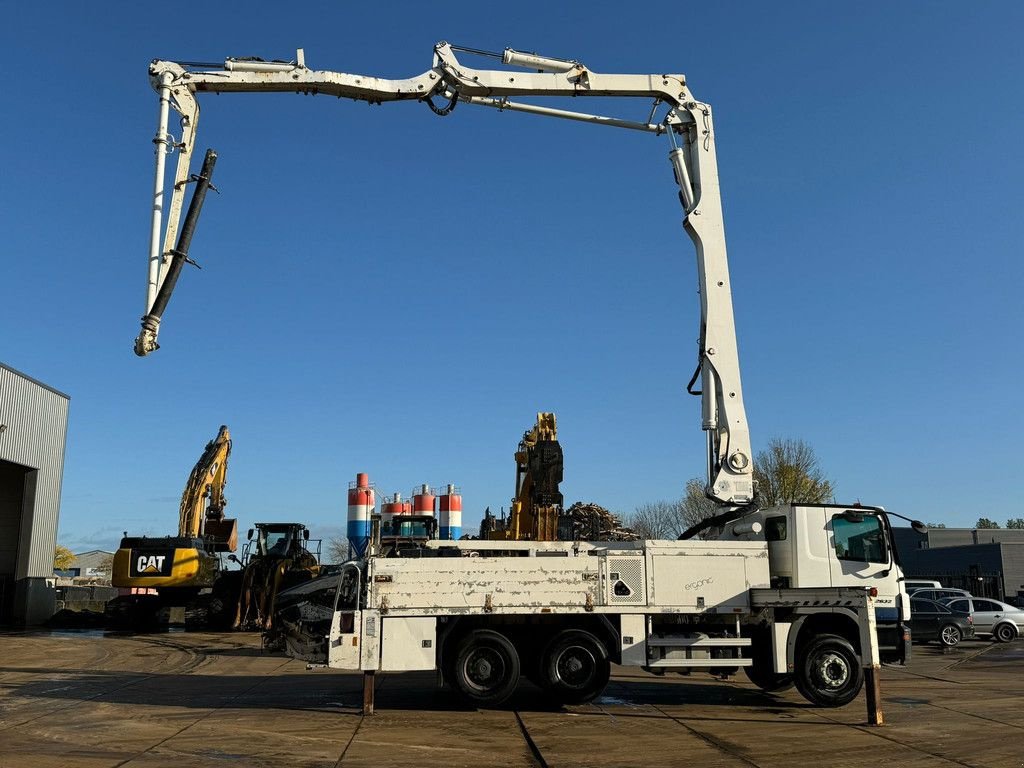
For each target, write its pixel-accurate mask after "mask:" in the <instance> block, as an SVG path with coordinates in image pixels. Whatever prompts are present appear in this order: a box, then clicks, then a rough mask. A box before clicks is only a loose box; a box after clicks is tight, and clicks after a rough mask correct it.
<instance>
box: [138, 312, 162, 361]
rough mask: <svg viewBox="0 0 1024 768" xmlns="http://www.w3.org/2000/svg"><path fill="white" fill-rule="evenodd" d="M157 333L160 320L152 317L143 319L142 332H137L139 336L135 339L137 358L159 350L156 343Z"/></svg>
mask: <svg viewBox="0 0 1024 768" xmlns="http://www.w3.org/2000/svg"><path fill="white" fill-rule="evenodd" d="M159 332H160V318H158V317H154V316H153V315H146V316H145V317H143V318H142V330H141V331H139V335H138V337H137V338H136V339H135V354H136V355H138V356H139V357H145V356H146V355H148V354H149V353H150V352H155V351H156V350H158V349H160V345H159V344H157V341H156V337H157V334H158V333H159Z"/></svg>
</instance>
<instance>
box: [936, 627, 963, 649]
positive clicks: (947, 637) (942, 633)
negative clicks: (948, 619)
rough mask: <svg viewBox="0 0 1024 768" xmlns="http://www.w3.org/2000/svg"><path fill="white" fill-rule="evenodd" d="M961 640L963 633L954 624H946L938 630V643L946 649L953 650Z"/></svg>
mask: <svg viewBox="0 0 1024 768" xmlns="http://www.w3.org/2000/svg"><path fill="white" fill-rule="evenodd" d="M962 639H963V633H962V632H961V631H960V627H958V626H957V625H956V624H946V625H945V626H944V627H942V629H940V630H939V642H940V643H942V645H943V646H945V647H946V648H955V647H956V646H958V645H960V641H961V640H962Z"/></svg>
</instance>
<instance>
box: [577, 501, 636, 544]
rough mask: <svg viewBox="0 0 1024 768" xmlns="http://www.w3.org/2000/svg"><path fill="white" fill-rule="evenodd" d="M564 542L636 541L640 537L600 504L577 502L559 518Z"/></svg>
mask: <svg viewBox="0 0 1024 768" xmlns="http://www.w3.org/2000/svg"><path fill="white" fill-rule="evenodd" d="M558 538H560V539H562V540H563V541H577V540H578V541H636V540H637V539H639V538H640V537H639V536H638V535H637V533H636V532H635V531H633V530H632V529H631V528H627V527H625V526H624V525H623V524H622V520H621V519H620V518H619V517H618V515H616V514H615V513H613V512H609V511H608V510H607V509H605V508H604V507H602V506H601V505H600V504H594V503H593V502H582V501H577V502H576V503H575V504H573V505H572V506H571V507H569V508H568V509H566V510H565V511H563V512H562V513H561V514H560V515H559V516H558Z"/></svg>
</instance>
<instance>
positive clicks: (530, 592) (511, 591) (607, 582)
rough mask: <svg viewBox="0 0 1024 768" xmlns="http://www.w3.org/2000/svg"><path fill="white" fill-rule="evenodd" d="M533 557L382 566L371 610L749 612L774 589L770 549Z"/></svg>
mask: <svg viewBox="0 0 1024 768" xmlns="http://www.w3.org/2000/svg"><path fill="white" fill-rule="evenodd" d="M467 543H473V544H477V542H467ZM533 549H534V550H536V552H537V554H536V555H535V556H533V557H507V556H505V557H501V556H495V557H488V556H483V555H481V556H478V557H429V558H375V559H373V560H372V561H371V563H372V565H371V568H370V569H369V579H370V584H369V592H368V596H367V605H368V606H373V607H374V608H377V609H379V610H381V611H382V612H384V613H386V615H388V616H455V615H468V614H481V613H488V614H492V613H493V614H501V613H515V614H529V613H576V612H599V613H617V614H626V613H637V614H647V613H702V612H711V613H714V612H717V613H747V612H749V611H750V596H749V594H750V589H752V588H756V587H767V586H769V571H768V554H767V552H766V551H765V548H764V544H763V542H747V541H739V542H725V541H708V542H702V541H679V542H665V541H648V542H644V543H643V545H642V548H639V549H638V548H636V547H634V546H628V547H622V548H619V547H616V546H614V544H612V543H610V544H609V545H608V546H597V545H593V544H588V545H581V546H579V547H577V548H576V551H575V552H574V551H573V549H571V548H567V547H565V546H564V545H562V546H560V547H557V548H548V547H545V546H543V545H541V544H535V545H534V547H533ZM542 552H547V553H549V554H547V556H541V554H540V553H542Z"/></svg>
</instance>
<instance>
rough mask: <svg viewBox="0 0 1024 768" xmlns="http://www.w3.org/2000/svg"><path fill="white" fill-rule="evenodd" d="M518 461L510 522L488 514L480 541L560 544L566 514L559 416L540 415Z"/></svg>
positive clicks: (526, 436)
mask: <svg viewBox="0 0 1024 768" xmlns="http://www.w3.org/2000/svg"><path fill="white" fill-rule="evenodd" d="M515 458H516V495H515V498H513V499H512V506H511V508H510V512H509V516H508V518H507V519H503V518H498V517H495V516H494V515H493V514H491V513H490V512H486V513H484V519H483V521H482V522H481V524H480V538H482V539H490V540H492V541H557V540H558V517H559V515H560V514H561V513H562V493H561V491H559V489H558V486H559V483H561V482H562V466H563V459H562V446H561V445H560V444H559V442H558V429H557V427H556V425H555V414H553V413H538V414H537V423H536V424H535V425H534V426H533V429H531V430H529V431H527V432H526V433H525V434H524V435H523V439H522V440H521V441H520V442H519V449H518V450H517V451H516V453H515Z"/></svg>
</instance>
